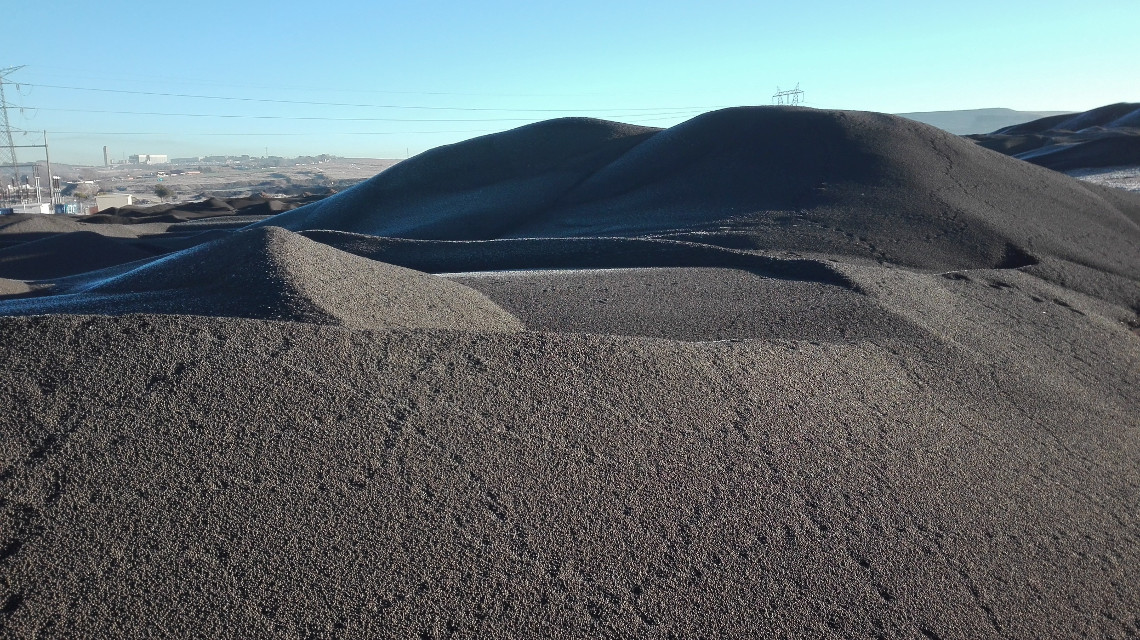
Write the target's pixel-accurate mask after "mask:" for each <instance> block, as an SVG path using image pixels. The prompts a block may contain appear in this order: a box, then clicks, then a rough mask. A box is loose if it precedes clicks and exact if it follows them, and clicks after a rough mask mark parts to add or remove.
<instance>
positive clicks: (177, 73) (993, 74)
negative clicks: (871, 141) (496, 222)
mask: <svg viewBox="0 0 1140 640" xmlns="http://www.w3.org/2000/svg"><path fill="white" fill-rule="evenodd" d="M300 7H301V5H298V4H295V3H286V2H282V3H268V2H261V1H257V0H253V1H245V2H243V1H230V2H216V1H213V0H204V1H195V2H180V3H174V2H149V1H145V2H144V1H142V0H120V1H116V2H101V3H75V4H71V3H68V4H67V5H59V4H53V3H46V2H44V3H32V2H19V3H9V4H8V5H7V6H6V9H5V11H4V22H5V25H6V26H7V27H8V28H7V29H5V38H6V40H5V46H4V52H5V53H4V56H3V58H2V59H0V67H9V66H17V65H26V66H25V68H24V69H22V70H20V71H17V72H15V73H13V74H11V76H10V77H9V80H10V81H14V82H19V83H21V87H20V88H19V90H17V88H16V87H14V86H12V85H7V86H6V93H7V98H8V101H9V103H11V104H13V105H17V106H22V107H24V109H22V110H21V109H10V110H9V117H10V119H11V123H12V126H13V127H16V128H19V129H26V130H31V131H35V132H37V134H36V135H34V136H33V135H17V136H16V138H15V140H16V144H21V143H25V144H26V143H36V142H38V141H39V137H40V135H39V134H38V132H39V131H42V130H47V132H48V136H49V142H50V143H51V150H52V160H53V161H57V162H69V163H85V164H101V162H102V147H103V145H108V146H109V147H110V150H111V154H112V157H113V158H122V157H124V156H126V155H129V154H134V153H166V154H168V155H171V156H195V155H206V154H243V153H244V154H250V155H256V156H260V155H264V154H265V153H266V152H267V151H268V153H269V154H271V155H288V156H292V155H299V154H314V155H315V154H319V153H331V154H335V155H342V156H355V157H380V158H384V157H403V156H404V155H405V154H406V153H411V154H415V153H419V152H421V151H424V150H425V149H428V148H431V147H434V146H438V145H440V144H446V143H450V142H456V141H459V140H463V139H466V138H470V137H473V136H476V135H480V134H483V133H490V132H493V131H501V130H504V129H508V128H512V127H515V126H519V125H522V124H526V123H527V122H534V121H537V120H542V119H546V118H551V117H558V116H566V115H588V116H594V117H600V118H607V119H612V120H620V121H625V122H633V123H641V124H647V125H653V126H662V127H665V126H671V125H673V124H676V123H678V122H681V121H683V120H686V119H688V118H690V117H692V116H693V115H696V114H697V113H700V112H702V111H706V110H710V109H714V108H718V107H722V106H731V105H743V104H770V103H771V101H772V100H771V96H772V94H773V93H774V92H775V91H776V88H777V86H778V87H780V88H785V89H786V88H791V87H793V86H795V84H796V83H797V82H798V83H800V86H801V88H802V89H803V90H804V91H805V92H806V104H807V105H808V106H812V107H818V108H838V109H859V110H870V111H883V112H888V113H900V112H909V111H937V110H952V109H972V108H982V107H1008V108H1011V109H1019V110H1029V111H1036V110H1072V111H1078V110H1085V109H1089V108H1092V107H1097V106H1101V105H1104V104H1109V103H1113V102H1121V101H1132V102H1135V101H1140V80H1137V76H1136V73H1135V70H1134V69H1133V67H1134V65H1135V63H1136V61H1137V60H1140V44H1138V42H1140V36H1138V35H1137V31H1136V29H1137V26H1140V2H1137V0H1100V1H1098V2H1096V3H1092V4H1087V5H1080V4H1073V3H1072V2H1059V1H1054V0H1043V1H1042V0H1038V1H1032V2H1030V1H1020V0H1018V1H1006V0H987V1H986V2H980V1H976V0H963V1H959V2H954V3H928V2H913V1H910V2H888V1H875V0H869V1H861V2H851V1H850V0H843V1H827V2H811V1H804V2H782V3H766V2H759V1H752V2H715V1H710V2H706V3H697V2H669V1H667V0H660V1H658V2H653V3H649V2H637V3H628V2H620V1H618V0H611V1H608V2H598V1H596V0H584V1H579V2H573V3H549V5H548V3H543V2H504V1H499V0H481V1H480V2H462V3H461V2H442V1H415V0H412V1H408V0H405V1H403V2H388V1H378V2H377V1H371V2H335V1H334V2H324V3H308V4H306V5H304V8H300ZM63 87H66V88H63ZM148 94H149V95H148ZM154 94H178V95H154ZM274 101H278V102H274ZM280 101H292V102H280ZM297 103H322V104H297ZM346 105H358V106H346ZM114 112H133V113H114ZM157 114H164V115H157ZM171 114H185V115H171ZM219 116H227V117H219ZM19 153H20V156H21V159H25V158H26V159H31V158H30V157H29V154H31V155H35V154H36V151H35V150H22V151H20V152H19Z"/></svg>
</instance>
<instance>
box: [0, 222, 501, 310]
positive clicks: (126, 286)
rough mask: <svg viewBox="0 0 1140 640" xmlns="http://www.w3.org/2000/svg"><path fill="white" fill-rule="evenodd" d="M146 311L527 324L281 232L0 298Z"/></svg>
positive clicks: (478, 301)
mask: <svg viewBox="0 0 1140 640" xmlns="http://www.w3.org/2000/svg"><path fill="white" fill-rule="evenodd" d="M139 311H146V312H149V313H177V314H191V315H208V316H231V317H243V318H264V319H277V320H295V321H302V322H315V323H321V324H342V325H347V326H356V327H371V328H393V327H400V328H426V327H433V328H449V329H469V330H486V331H509V330H514V329H517V328H519V327H520V325H519V324H518V321H517V320H516V319H515V318H514V317H513V316H511V315H510V314H508V313H506V312H505V311H503V310H502V309H500V308H499V307H497V306H496V305H495V304H494V303H492V302H490V301H489V300H487V299H486V298H485V297H484V296H483V295H482V294H480V293H478V292H476V291H473V290H471V289H468V288H467V287H463V286H461V285H458V284H455V283H452V282H448V281H446V280H443V279H441V278H436V277H434V276H430V275H427V274H424V273H420V272H417V271H412V270H410V269H404V268H402V267H397V266H393V265H388V264H384V263H380V262H375V261H373V260H368V259H366V258H361V257H358V256H355V255H352V254H348V253H345V252H343V251H338V250H336V249H334V248H332V247H329V246H327V245H323V244H320V243H317V242H313V241H311V240H308V239H306V238H303V237H301V236H298V235H296V234H294V233H291V232H288V231H285V230H283V229H278V228H264V229H253V230H249V231H245V232H241V233H237V234H234V235H233V236H232V237H229V238H226V239H223V240H218V241H215V242H209V243H206V244H202V245H199V246H197V247H193V248H191V249H187V250H184V251H180V252H178V253H174V254H171V255H169V256H165V257H162V258H159V259H157V260H154V261H152V262H149V263H146V264H144V265H142V266H138V267H136V268H134V269H131V270H130V271H126V272H125V273H120V274H116V275H113V276H110V277H107V278H104V279H99V280H94V281H90V282H86V283H84V284H82V285H80V286H78V287H76V288H72V289H70V291H69V292H68V293H66V294H62V295H54V296H48V297H43V298H32V299H23V300H12V301H9V302H0V314H5V315H27V314H40V313H107V314H122V313H131V312H139Z"/></svg>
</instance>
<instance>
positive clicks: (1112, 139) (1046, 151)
mask: <svg viewBox="0 0 1140 640" xmlns="http://www.w3.org/2000/svg"><path fill="white" fill-rule="evenodd" d="M970 138H971V139H972V140H974V142H977V143H978V144H979V145H981V146H983V147H986V148H987V149H992V150H994V151H998V152H1001V153H1004V154H1006V155H1010V156H1013V157H1015V158H1019V159H1021V160H1025V161H1027V162H1032V163H1033V164H1037V165H1040V166H1042V167H1047V168H1049V169H1054V170H1056V171H1072V170H1075V169H1089V168H1095V167H1116V166H1137V165H1140V103H1130V102H1118V103H1116V104H1110V105H1106V106H1103V107H1098V108H1096V109H1090V110H1089V111H1085V112H1083V113H1071V114H1063V115H1054V116H1048V117H1044V118H1040V119H1038V120H1033V121H1031V122H1025V123H1021V124H1017V125H1011V126H1008V127H1004V128H1002V129H998V130H996V131H994V132H993V133H989V134H984V135H971V136H970Z"/></svg>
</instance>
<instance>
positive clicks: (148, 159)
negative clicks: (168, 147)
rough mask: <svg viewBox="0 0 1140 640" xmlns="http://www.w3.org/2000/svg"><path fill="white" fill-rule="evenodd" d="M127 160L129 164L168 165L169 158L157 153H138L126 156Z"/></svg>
mask: <svg viewBox="0 0 1140 640" xmlns="http://www.w3.org/2000/svg"><path fill="white" fill-rule="evenodd" d="M127 160H129V161H130V163H131V164H169V163H170V157H169V156H167V155H166V154H164V153H163V154H158V153H140V154H137V155H133V156H127Z"/></svg>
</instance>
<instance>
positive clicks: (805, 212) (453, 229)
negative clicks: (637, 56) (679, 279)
mask: <svg viewBox="0 0 1140 640" xmlns="http://www.w3.org/2000/svg"><path fill="white" fill-rule="evenodd" d="M583 131H584V132H585V133H583ZM491 160H494V161H495V162H496V163H497V164H496V165H495V166H494V167H487V166H486V164H487V162H488V161H491ZM432 185H438V188H435V187H432ZM1137 212H1140V196H1134V197H1130V198H1125V199H1123V200H1119V199H1117V200H1114V201H1111V202H1110V201H1108V200H1106V198H1105V197H1104V196H1103V192H1102V190H1100V189H1098V188H1096V187H1093V186H1088V185H1084V184H1082V183H1080V182H1078V181H1076V180H1073V179H1070V178H1067V177H1065V176H1060V175H1057V174H1055V173H1052V172H1047V171H1044V170H1042V169H1040V168H1036V167H1033V166H1030V165H1027V164H1026V163H1023V162H1017V161H1014V160H1012V159H1010V158H1007V157H1005V156H1002V155H1000V154H995V153H992V152H990V151H988V150H985V149H982V148H980V147H978V146H977V145H976V144H973V143H971V142H969V141H966V140H963V139H961V138H959V137H957V136H953V135H951V134H948V133H946V132H944V131H941V130H938V129H935V128H933V127H929V126H926V125H922V124H920V123H916V122H913V121H910V120H907V119H905V118H899V117H895V116H887V115H881V114H870V113H861V112H843V111H823V110H814V109H801V108H785V107H739V108H734V109H725V110H721V111H716V112H712V113H707V114H704V115H702V116H698V117H696V118H693V119H692V120H689V121H687V122H684V123H682V124H679V125H677V126H675V127H672V128H670V129H667V130H660V131H655V130H652V129H634V128H624V129H623V128H622V125H617V124H614V123H603V122H599V121H584V120H555V121H550V122H546V123H539V124H538V125H531V126H529V127H523V128H520V129H516V130H512V131H509V132H506V133H502V134H494V135H490V136H484V137H482V138H476V139H474V140H470V141H467V142H463V143H458V144H455V145H450V146H448V147H442V148H439V149H435V150H433V151H432V152H429V153H427V154H424V155H422V156H420V157H417V158H414V159H413V160H411V161H406V162H404V163H401V164H399V165H397V166H396V167H393V168H392V169H390V170H388V171H385V172H384V173H382V174H380V175H378V176H376V177H374V178H372V179H371V180H369V181H367V182H365V183H362V184H360V185H358V186H357V187H354V188H352V189H349V190H347V191H345V192H343V193H341V194H338V195H336V196H333V197H330V198H327V199H325V200H322V201H320V202H318V203H315V204H312V205H309V206H306V207H301V208H299V209H296V210H294V211H291V212H286V213H284V214H281V215H279V216H275V217H273V218H270V219H268V220H266V221H264V222H262V223H259V224H262V225H274V226H282V227H285V228H288V229H292V230H297V231H300V230H317V229H326V230H334V231H349V232H355V233H364V234H370V235H379V236H390V237H397V238H408V239H420V240H486V239H501V238H539V237H583V236H609V237H613V236H655V237H661V238H668V239H679V240H686V241H690V242H701V243H704V244H711V245H718V246H725V247H732V248H738V249H759V250H765V251H792V252H804V253H813V254H821V255H829V256H834V257H848V258H858V259H863V260H874V261H879V262H888V263H894V264H899V265H903V266H908V267H915V268H922V269H932V270H950V269H963V268H993V267H1000V266H1009V265H1010V264H1011V260H1010V256H1011V255H1018V256H1022V258H1020V259H1019V260H1014V261H1013V263H1016V262H1018V261H1020V262H1021V263H1023V264H1028V263H1032V262H1033V261H1034V260H1035V259H1036V258H1034V256H1046V255H1052V256H1058V257H1062V258H1065V259H1071V260H1074V261H1078V262H1080V263H1082V264H1089V265H1093V266H1095V267H1096V268H1098V269H1101V270H1104V271H1108V272H1112V273H1117V274H1121V275H1126V276H1127V277H1138V276H1140V264H1138V261H1137V260H1135V256H1134V247H1135V246H1136V243H1137V242H1138V241H1140V228H1138V227H1137V226H1136V224H1135V223H1133V222H1132V221H1131V220H1130V219H1129V217H1130V216H1135V215H1136V214H1137Z"/></svg>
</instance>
